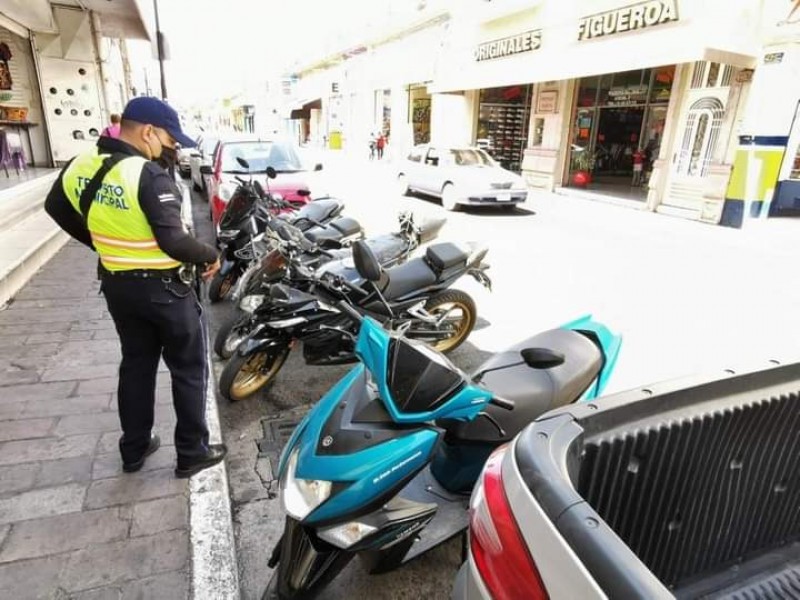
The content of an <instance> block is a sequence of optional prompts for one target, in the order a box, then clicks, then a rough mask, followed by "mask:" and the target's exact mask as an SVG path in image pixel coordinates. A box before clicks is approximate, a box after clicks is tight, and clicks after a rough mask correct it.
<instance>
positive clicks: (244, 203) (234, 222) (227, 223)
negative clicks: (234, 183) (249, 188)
mask: <svg viewBox="0 0 800 600" xmlns="http://www.w3.org/2000/svg"><path fill="white" fill-rule="evenodd" d="M254 202H255V199H254V198H253V197H252V196H251V195H250V194H247V193H245V192H244V191H242V189H241V188H238V189H237V190H236V191H235V192H234V193H233V196H232V197H231V199H230V200H229V201H228V205H227V206H226V207H225V212H223V213H222V219H220V222H219V227H220V229H238V228H240V227H242V226H243V220H244V218H245V217H247V216H248V215H249V214H250V210H251V209H252V207H253V203H254Z"/></svg>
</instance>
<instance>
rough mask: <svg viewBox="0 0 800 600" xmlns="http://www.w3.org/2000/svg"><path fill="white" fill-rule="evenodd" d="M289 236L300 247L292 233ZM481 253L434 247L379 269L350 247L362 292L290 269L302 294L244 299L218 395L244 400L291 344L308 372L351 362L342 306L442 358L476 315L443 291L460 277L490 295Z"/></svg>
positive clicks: (463, 299)
mask: <svg viewBox="0 0 800 600" xmlns="http://www.w3.org/2000/svg"><path fill="white" fill-rule="evenodd" d="M287 235H291V236H293V237H294V238H295V241H297V242H298V243H302V242H303V239H304V238H303V237H302V235H301V234H299V233H297V232H292V233H289V234H287ZM307 250H309V249H307ZM487 251H488V250H487V249H486V248H478V247H474V246H473V247H471V248H470V250H464V249H462V248H460V247H458V246H456V245H455V244H451V243H441V244H434V245H431V246H428V248H427V250H426V252H425V256H424V257H420V258H415V259H412V260H409V261H408V262H406V263H405V264H402V265H398V266H395V267H392V268H390V269H383V268H382V267H381V265H380V262H379V261H378V259H377V258H376V257H375V254H374V253H373V252H372V250H371V249H370V247H369V246H368V245H367V244H366V243H365V242H364V241H363V240H359V241H358V242H356V243H355V244H353V261H354V266H355V269H356V270H357V271H358V274H359V275H360V276H361V278H362V279H363V280H364V282H363V283H362V284H361V285H358V284H357V283H353V282H351V281H350V280H349V279H348V278H346V277H342V276H339V275H337V274H335V273H330V272H325V273H322V274H321V275H317V274H315V273H314V272H313V271H311V270H309V269H307V268H305V267H303V266H302V265H299V264H295V265H294V269H295V270H296V272H297V273H298V274H299V275H300V276H301V277H302V278H303V279H305V280H306V281H307V284H306V285H305V286H302V287H304V288H305V290H306V291H303V290H302V289H297V288H291V287H289V286H287V285H283V284H274V285H273V286H272V287H271V288H270V298H269V301H266V297H265V295H251V296H246V297H245V298H243V299H242V302H241V304H240V306H241V307H242V308H244V309H246V310H247V312H252V317H251V321H250V324H249V328H250V333H249V334H248V335H247V337H245V338H244V339H243V340H242V341H241V343H240V344H239V346H238V348H237V349H236V352H234V353H233V355H232V356H231V358H230V360H229V361H228V364H227V365H225V368H224V369H223V371H222V374H221V375H220V380H219V389H220V393H221V394H222V395H223V396H224V397H226V398H228V399H229V400H242V399H244V398H247V397H248V396H251V395H252V394H254V393H255V392H257V391H258V390H260V389H262V388H264V387H265V386H266V385H268V384H269V383H271V382H272V381H273V379H274V378H275V376H276V375H277V373H278V372H279V371H280V368H281V367H282V366H283V363H284V361H285V360H286V358H287V357H288V355H289V351H290V349H291V347H292V345H293V343H294V342H295V341H301V342H302V343H303V356H304V358H305V360H306V363H307V364H310V365H334V364H346V363H349V362H354V361H355V360H356V357H355V355H354V353H353V350H354V347H353V341H352V334H351V331H352V330H353V323H352V320H351V319H349V318H348V317H347V316H346V315H343V314H342V312H341V311H340V310H339V309H338V308H337V307H336V303H337V302H339V301H340V300H342V299H348V300H350V301H351V302H352V303H354V304H355V305H356V307H357V308H358V310H359V311H361V312H363V313H364V314H367V315H370V316H372V317H374V318H376V319H378V320H379V321H381V322H382V323H384V324H385V325H386V326H387V327H389V328H391V329H397V330H403V331H405V333H406V335H407V336H408V337H411V338H414V339H418V340H422V341H425V342H427V343H430V344H432V345H434V346H436V347H437V348H438V349H439V350H441V351H442V352H450V351H452V350H455V349H456V348H457V347H458V346H460V345H461V344H462V343H463V342H464V340H466V339H467V336H469V334H470V333H471V332H472V329H473V327H474V326H475V322H476V320H477V309H476V307H475V301H474V300H473V299H472V297H471V296H470V295H469V294H467V293H466V292H463V291H461V290H453V289H448V288H450V286H451V285H452V284H453V283H455V281H456V280H458V279H459V278H460V277H462V276H463V275H466V274H469V275H471V276H472V277H474V278H475V279H476V280H477V281H478V282H480V283H481V284H483V285H484V286H486V287H487V288H490V287H491V282H490V281H489V278H488V276H487V275H486V272H485V271H486V269H487V268H488V265H485V264H483V263H482V262H481V261H482V260H483V258H484V257H485V256H486V253H487Z"/></svg>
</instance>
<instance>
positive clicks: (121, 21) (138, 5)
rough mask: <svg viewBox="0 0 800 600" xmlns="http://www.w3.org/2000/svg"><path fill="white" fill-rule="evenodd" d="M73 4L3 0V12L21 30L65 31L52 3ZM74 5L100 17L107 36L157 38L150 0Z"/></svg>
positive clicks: (0, 1)
mask: <svg viewBox="0 0 800 600" xmlns="http://www.w3.org/2000/svg"><path fill="white" fill-rule="evenodd" d="M70 4H71V3H69V2H56V1H53V0H25V1H24V2H20V1H19V0H0V16H2V17H3V18H4V19H6V20H8V22H7V23H5V25H6V26H12V27H13V26H14V25H16V28H13V29H12V30H14V31H15V32H16V33H19V31H18V28H24V29H30V30H31V31H36V32H42V33H62V31H61V29H62V26H61V25H60V24H59V23H58V22H57V20H56V19H55V18H54V16H53V6H54V5H58V6H62V7H70ZM82 7H83V8H82ZM74 8H75V9H76V10H84V11H85V12H88V11H86V9H89V10H91V11H92V12H94V13H95V14H96V15H97V16H98V17H99V19H100V29H101V33H102V35H104V36H106V37H116V38H125V39H144V40H153V39H154V38H155V13H154V11H153V2H152V1H151V0H114V2H103V3H100V2H86V3H84V4H83V5H81V4H79V3H76V4H75V5H74ZM12 27H10V28H12ZM67 33H69V32H67Z"/></svg>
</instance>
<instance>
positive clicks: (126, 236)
mask: <svg viewBox="0 0 800 600" xmlns="http://www.w3.org/2000/svg"><path fill="white" fill-rule="evenodd" d="M106 156H107V155H105V154H100V153H99V151H98V149H97V148H95V149H94V150H92V152H87V153H86V154H82V155H80V156H78V157H76V158H75V160H73V161H72V163H71V164H70V165H69V167H67V168H66V170H65V171H64V174H63V175H62V186H63V188H64V193H65V194H66V196H67V198H68V199H69V201H70V203H71V204H72V206H73V208H74V209H75V210H76V211H78V212H80V197H81V192H82V191H83V189H84V188H85V187H86V186H87V185H88V183H89V181H90V180H91V179H92V177H93V176H94V174H95V173H97V171H98V170H99V169H100V166H101V165H102V163H103V160H104V159H105V158H106ZM146 162H147V160H146V159H145V158H144V157H141V156H129V157H126V158H124V159H123V160H121V161H120V162H118V163H117V164H116V165H115V166H114V168H112V169H111V170H110V171H109V172H108V174H107V175H106V177H105V179H104V180H103V184H102V185H101V186H100V189H99V190H98V192H97V195H96V196H95V198H94V201H93V202H92V207H91V209H90V210H89V220H88V223H87V225H88V228H89V232H90V233H91V235H92V243H93V244H94V247H95V249H96V250H97V253H98V254H99V255H100V262H101V263H103V266H104V267H105V268H106V269H108V270H109V271H129V270H132V269H174V268H175V267H179V266H180V264H181V263H180V262H179V261H177V260H175V259H174V258H172V257H170V256H169V255H168V254H166V253H165V252H164V251H163V250H161V248H159V246H158V243H157V242H156V239H155V235H154V234H153V229H152V228H151V227H150V223H149V222H148V221H147V217H146V216H145V214H144V212H143V211H142V207H141V205H140V204H139V180H140V179H141V175H142V169H143V168H144V165H145V163H146Z"/></svg>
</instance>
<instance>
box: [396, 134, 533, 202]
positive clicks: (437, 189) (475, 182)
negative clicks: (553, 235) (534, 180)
mask: <svg viewBox="0 0 800 600" xmlns="http://www.w3.org/2000/svg"><path fill="white" fill-rule="evenodd" d="M397 185H398V191H399V192H400V194H401V195H405V194H406V193H408V192H409V191H414V192H422V193H424V194H430V195H432V196H438V197H440V198H441V199H442V206H443V207H444V208H445V209H447V210H458V208H459V207H460V206H464V205H475V206H478V205H480V206H503V207H506V208H509V209H513V207H514V206H516V205H517V204H520V203H522V202H525V200H526V199H527V197H528V189H527V186H526V185H525V180H524V179H523V178H522V177H520V176H519V175H517V174H516V173H512V172H511V171H507V170H506V169H504V168H502V167H501V166H500V165H499V164H497V162H495V160H494V159H493V158H492V157H491V156H489V155H488V154H487V153H486V151H485V150H481V149H480V148H453V147H445V146H436V145H432V144H424V145H421V146H415V147H414V149H413V150H412V151H411V153H410V154H409V155H408V158H406V160H404V161H403V164H402V165H401V167H400V170H399V173H398V176H397Z"/></svg>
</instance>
